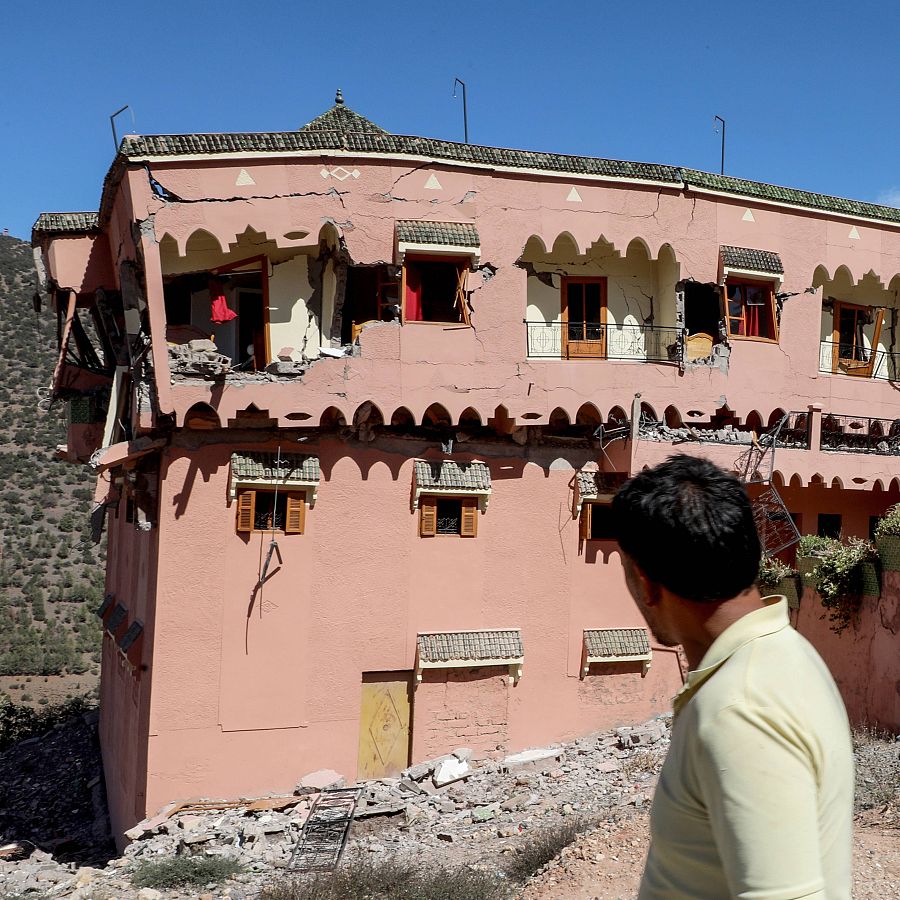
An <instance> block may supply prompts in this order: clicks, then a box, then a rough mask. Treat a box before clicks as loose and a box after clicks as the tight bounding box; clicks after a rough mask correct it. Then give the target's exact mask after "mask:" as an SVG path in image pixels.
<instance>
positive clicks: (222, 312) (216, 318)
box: [209, 278, 237, 325]
mask: <svg viewBox="0 0 900 900" xmlns="http://www.w3.org/2000/svg"><path fill="white" fill-rule="evenodd" d="M209 301H210V313H209V319H210V321H211V322H212V323H213V324H214V325H224V324H225V323H226V322H230V321H231V320H232V319H236V318H237V313H236V312H235V311H234V310H233V309H229V308H228V303H227V302H226V301H225V289H224V288H223V287H222V282H221V281H219V280H218V279H216V278H211V279H210V280H209Z"/></svg>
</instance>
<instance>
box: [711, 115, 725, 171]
mask: <svg viewBox="0 0 900 900" xmlns="http://www.w3.org/2000/svg"><path fill="white" fill-rule="evenodd" d="M716 122H721V123H722V168H721V170H720V171H719V174H720V175H724V174H725V120H724V119H723V118H722V117H721V116H713V131H715V132H716V134H718V133H719V126H718V125H716Z"/></svg>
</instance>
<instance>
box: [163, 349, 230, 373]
mask: <svg viewBox="0 0 900 900" xmlns="http://www.w3.org/2000/svg"><path fill="white" fill-rule="evenodd" d="M169 368H170V370H171V371H172V373H173V374H175V373H178V374H182V375H207V376H209V375H227V374H228V373H229V372H230V371H231V359H230V358H229V357H227V356H224V355H223V354H221V353H219V352H218V349H217V348H216V345H215V344H214V343H213V342H212V341H209V340H194V341H188V342H187V343H186V344H169Z"/></svg>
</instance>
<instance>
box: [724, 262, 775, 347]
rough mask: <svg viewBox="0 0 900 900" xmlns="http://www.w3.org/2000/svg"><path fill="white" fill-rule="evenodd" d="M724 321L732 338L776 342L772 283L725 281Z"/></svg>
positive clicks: (731, 279) (738, 280) (732, 279)
mask: <svg viewBox="0 0 900 900" xmlns="http://www.w3.org/2000/svg"><path fill="white" fill-rule="evenodd" d="M725 321H726V322H727V323H728V335H729V337H736V338H757V339H758V340H763V341H777V340H778V324H777V321H776V318H775V291H774V288H773V285H772V283H771V282H770V281H749V280H740V279H735V278H729V279H728V280H727V281H726V282H725Z"/></svg>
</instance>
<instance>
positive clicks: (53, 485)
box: [0, 236, 104, 702]
mask: <svg viewBox="0 0 900 900" xmlns="http://www.w3.org/2000/svg"><path fill="white" fill-rule="evenodd" d="M34 291H35V277H34V264H33V258H32V252H31V247H30V246H29V245H28V244H27V243H25V242H24V241H20V240H18V239H16V238H13V237H8V236H0V347H2V353H0V408H2V409H3V424H2V426H0V503H2V507H3V510H4V515H3V516H0V676H20V675H22V676H39V675H63V674H65V675H69V676H74V675H79V674H85V673H89V672H91V671H92V670H95V669H96V667H97V663H98V661H99V653H98V649H99V637H100V629H99V625H98V621H97V619H96V617H95V616H94V609H95V608H96V606H97V605H98V604H99V602H100V598H101V595H102V585H103V564H102V559H103V554H104V552H103V549H102V547H97V546H94V545H93V544H92V543H91V541H90V532H89V529H88V514H89V512H90V505H91V496H92V492H93V479H92V478H91V476H90V474H89V473H88V472H87V471H86V470H84V469H82V468H80V467H77V466H72V465H69V464H66V463H64V462H61V461H59V460H57V459H55V457H54V451H55V448H56V445H57V444H60V443H64V442H65V415H66V411H65V406H64V404H61V403H60V404H56V405H54V406H53V407H52V408H51V409H50V410H49V411H44V410H42V408H41V405H39V404H40V400H41V396H42V395H43V396H46V390H44V389H45V388H46V386H47V385H48V383H49V381H50V376H51V373H52V369H53V364H54V360H55V356H56V337H55V321H54V316H53V313H52V311H50V310H48V309H46V308H44V309H43V310H42V311H41V312H40V313H36V312H35V310H34V306H33V302H32V297H33V294H34ZM43 405H44V406H46V404H43ZM39 682H41V683H42V682H43V679H36V678H31V679H30V680H29V682H27V683H26V682H25V681H24V678H23V679H21V681H18V680H17V679H10V678H2V681H0V685H2V688H0V690H5V691H6V692H8V693H9V694H10V695H11V696H12V697H14V698H15V699H24V700H25V701H26V702H27V701H28V700H31V699H34V700H39V699H41V698H39V697H38V694H40V691H39V690H38V683H39ZM65 683H66V684H67V685H69V686H71V689H72V690H77V687H75V685H77V684H78V679H75V678H72V677H70V678H68V679H66V682H65ZM12 685H18V687H14V686H12ZM23 695H24V696H23ZM32 695H33V696H32ZM0 700H2V696H0ZM43 702H46V700H44V701H43Z"/></svg>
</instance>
